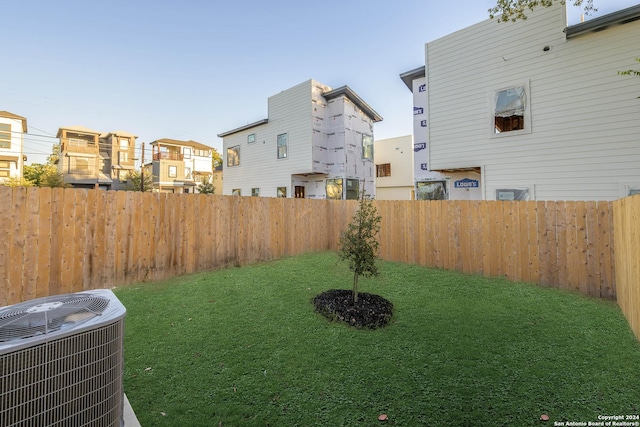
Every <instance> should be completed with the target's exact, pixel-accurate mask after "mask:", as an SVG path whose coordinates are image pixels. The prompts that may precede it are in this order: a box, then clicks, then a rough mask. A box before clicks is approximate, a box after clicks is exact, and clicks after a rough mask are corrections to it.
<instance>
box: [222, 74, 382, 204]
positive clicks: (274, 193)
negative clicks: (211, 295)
mask: <svg viewBox="0 0 640 427" xmlns="http://www.w3.org/2000/svg"><path fill="white" fill-rule="evenodd" d="M381 120H382V117H380V116H379V115H378V113H376V112H375V111H374V110H373V109H372V108H371V107H370V106H369V105H368V104H367V103H366V102H364V101H363V100H362V99H361V98H360V97H359V96H358V95H357V94H356V93H355V92H354V91H353V90H351V88H349V87H348V86H342V87H339V88H337V89H333V88H331V87H329V86H326V85H323V84H321V83H318V82H316V81H314V80H307V81H306V82H303V83H300V84H298V85H296V86H294V87H292V88H290V89H287V90H284V91H282V92H280V93H278V94H276V95H273V96H271V97H269V99H268V115H267V118H266V119H263V120H260V121H257V122H254V123H251V124H248V125H245V126H242V127H238V128H236V129H233V130H230V131H227V132H222V133H220V134H218V136H219V137H221V138H222V139H223V161H224V180H223V194H225V195H232V194H235V195H242V196H264V197H297V198H309V199H325V198H327V199H352V198H357V197H358V194H359V192H360V191H362V190H363V189H364V191H365V192H366V193H367V194H369V195H371V196H375V191H376V190H375V165H374V160H373V159H374V157H373V155H374V137H373V125H374V123H376V122H379V121H381Z"/></svg>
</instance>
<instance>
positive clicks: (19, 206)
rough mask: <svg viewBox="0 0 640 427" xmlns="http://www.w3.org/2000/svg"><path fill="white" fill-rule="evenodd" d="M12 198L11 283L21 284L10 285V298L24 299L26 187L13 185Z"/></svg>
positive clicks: (12, 299) (13, 299) (14, 299)
mask: <svg viewBox="0 0 640 427" xmlns="http://www.w3.org/2000/svg"><path fill="white" fill-rule="evenodd" d="M12 190H13V191H12V193H13V194H12V196H11V197H10V198H9V200H11V206H12V209H11V227H10V230H11V235H10V238H11V246H10V248H9V283H10V284H13V283H17V284H19V286H10V288H9V293H8V299H9V300H10V301H16V300H17V301H22V300H24V289H23V284H22V269H23V267H24V246H25V228H26V224H25V216H26V198H27V191H26V187H13V188H12Z"/></svg>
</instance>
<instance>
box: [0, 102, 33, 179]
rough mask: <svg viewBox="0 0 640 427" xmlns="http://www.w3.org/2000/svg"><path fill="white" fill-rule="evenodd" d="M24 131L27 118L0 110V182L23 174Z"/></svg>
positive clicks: (25, 130) (25, 131)
mask: <svg viewBox="0 0 640 427" xmlns="http://www.w3.org/2000/svg"><path fill="white" fill-rule="evenodd" d="M26 133H27V119H25V118H24V117H22V116H18V115H17V114H13V113H10V112H8V111H0V182H4V181H6V180H7V179H8V178H21V177H22V176H23V175H22V174H23V167H24V161H25V156H24V134H26Z"/></svg>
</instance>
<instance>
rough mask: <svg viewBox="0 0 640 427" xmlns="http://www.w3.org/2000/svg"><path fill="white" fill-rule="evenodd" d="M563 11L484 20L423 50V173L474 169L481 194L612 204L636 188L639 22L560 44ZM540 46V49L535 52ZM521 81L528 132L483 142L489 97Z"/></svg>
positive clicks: (639, 179) (487, 135)
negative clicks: (629, 72)
mask: <svg viewBox="0 0 640 427" xmlns="http://www.w3.org/2000/svg"><path fill="white" fill-rule="evenodd" d="M565 26H566V17H565V8H564V6H562V5H560V4H557V5H556V6H553V7H550V8H545V9H540V10H538V11H536V12H533V13H531V14H530V16H529V19H527V20H525V21H518V22H516V23H498V22H496V21H493V20H487V21H484V22H481V23H479V24H476V25H474V26H471V27H469V28H466V29H464V30H461V31H458V32H455V33H453V34H450V35H448V36H446V37H443V38H441V39H438V40H435V41H433V42H430V43H428V44H427V45H426V47H425V61H426V67H427V68H426V74H427V79H428V87H429V116H430V117H429V127H428V129H429V142H430V148H431V151H430V157H431V158H430V160H431V165H430V166H431V167H432V168H433V169H453V168H463V167H482V168H483V178H484V184H483V189H484V190H483V191H484V194H483V197H484V198H485V199H489V200H492V199H495V191H496V189H497V188H505V187H506V188H512V187H514V188H520V187H522V188H524V187H526V188H530V189H531V194H532V195H534V196H535V199H537V200H612V199H616V198H618V197H620V196H622V195H624V194H623V193H624V191H625V190H624V189H625V188H626V186H629V185H631V186H633V185H640V167H638V165H640V144H639V143H638V135H640V100H638V99H637V97H638V96H639V95H640V79H639V78H637V77H636V78H633V77H624V76H619V75H618V74H617V71H618V70H625V69H629V68H633V67H634V66H636V67H637V63H636V62H634V60H633V58H634V57H637V56H638V40H640V21H636V22H631V23H628V24H625V25H619V26H612V27H609V28H607V29H605V30H603V31H599V32H595V33H589V34H586V35H582V36H579V37H576V38H573V39H569V40H567V39H566V37H565V34H564V32H563V29H564V28H565ZM545 46H549V47H550V50H548V51H543V48H544V47H545ZM523 82H524V83H526V84H528V85H529V93H528V96H529V101H530V113H531V132H530V133H524V134H520V135H515V134H512V135H510V132H509V133H505V134H502V135H500V136H499V137H496V136H493V135H492V132H491V128H492V120H493V116H492V104H491V100H490V99H491V96H492V94H493V92H494V91H495V90H497V89H501V88H504V87H505V86H509V85H516V84H520V83H523Z"/></svg>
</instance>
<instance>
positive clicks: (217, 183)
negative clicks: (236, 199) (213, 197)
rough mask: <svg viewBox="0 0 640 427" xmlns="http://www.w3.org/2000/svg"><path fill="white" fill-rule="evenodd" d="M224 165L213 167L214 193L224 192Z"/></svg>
mask: <svg viewBox="0 0 640 427" xmlns="http://www.w3.org/2000/svg"><path fill="white" fill-rule="evenodd" d="M222 170H223V167H222V165H218V166H216V167H215V168H214V169H213V176H212V177H211V182H212V183H213V193H214V194H222Z"/></svg>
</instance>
